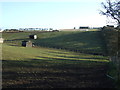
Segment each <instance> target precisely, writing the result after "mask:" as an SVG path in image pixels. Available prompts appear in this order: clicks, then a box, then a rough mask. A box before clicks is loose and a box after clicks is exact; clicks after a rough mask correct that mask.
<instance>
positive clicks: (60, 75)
mask: <svg viewBox="0 0 120 90" xmlns="http://www.w3.org/2000/svg"><path fill="white" fill-rule="evenodd" d="M43 61H44V62H43ZM61 61H62V60H61ZM2 66H3V88H27V87H28V88H30V87H33V88H89V87H91V88H105V87H106V88H110V87H112V88H113V83H112V82H111V81H110V80H109V79H108V78H107V77H106V76H105V73H106V71H107V67H106V63H98V62H85V61H77V62H76V61H69V62H67V61H64V62H63V61H62V62H60V60H57V61H56V60H48V59H47V60H40V59H38V60H37V59H34V60H31V61H14V60H13V61H9V60H5V61H3V65H2Z"/></svg>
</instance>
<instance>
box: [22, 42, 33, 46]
mask: <svg viewBox="0 0 120 90" xmlns="http://www.w3.org/2000/svg"><path fill="white" fill-rule="evenodd" d="M22 46H24V47H32V46H33V43H32V42H31V41H22Z"/></svg>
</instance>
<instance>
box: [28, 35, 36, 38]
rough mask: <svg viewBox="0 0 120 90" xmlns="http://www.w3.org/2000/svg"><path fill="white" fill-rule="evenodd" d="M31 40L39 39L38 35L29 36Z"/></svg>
mask: <svg viewBox="0 0 120 90" xmlns="http://www.w3.org/2000/svg"><path fill="white" fill-rule="evenodd" d="M29 38H31V39H37V35H29Z"/></svg>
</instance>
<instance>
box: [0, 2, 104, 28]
mask: <svg viewBox="0 0 120 90" xmlns="http://www.w3.org/2000/svg"><path fill="white" fill-rule="evenodd" d="M102 1H104V0H23V1H22V0H9V2H8V0H4V1H3V0H1V1H0V13H1V14H0V20H1V22H0V24H1V26H0V27H1V28H54V29H63V28H67V29H69V28H74V27H76V28H78V27H79V26H89V27H101V26H104V25H106V17H105V16H102V15H100V14H99V10H100V9H102V7H101V2H102Z"/></svg>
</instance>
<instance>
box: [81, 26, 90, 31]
mask: <svg viewBox="0 0 120 90" xmlns="http://www.w3.org/2000/svg"><path fill="white" fill-rule="evenodd" d="M79 29H80V30H82V31H88V29H89V27H87V26H86V27H84V26H81V27H79Z"/></svg>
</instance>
